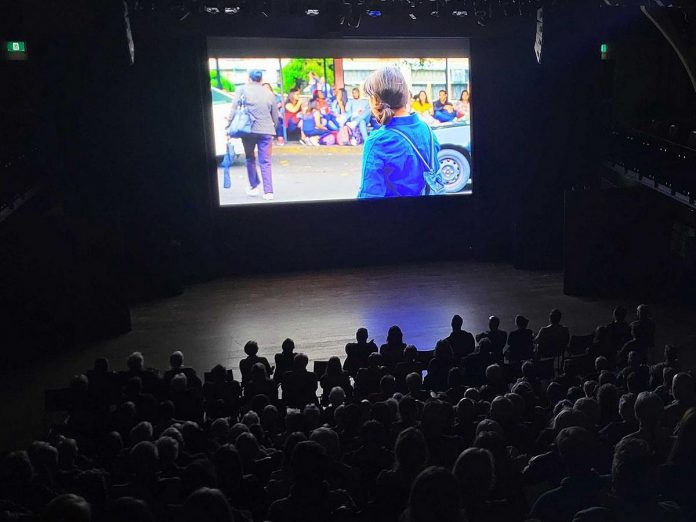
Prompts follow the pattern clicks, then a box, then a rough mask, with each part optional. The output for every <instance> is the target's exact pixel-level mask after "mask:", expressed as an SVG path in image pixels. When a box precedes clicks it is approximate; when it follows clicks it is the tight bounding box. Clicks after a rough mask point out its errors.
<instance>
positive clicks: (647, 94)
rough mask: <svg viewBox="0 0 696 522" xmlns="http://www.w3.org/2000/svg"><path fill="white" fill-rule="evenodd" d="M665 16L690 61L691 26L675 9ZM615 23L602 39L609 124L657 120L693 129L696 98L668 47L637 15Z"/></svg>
mask: <svg viewBox="0 0 696 522" xmlns="http://www.w3.org/2000/svg"><path fill="white" fill-rule="evenodd" d="M667 12H668V13H669V14H670V18H671V19H672V20H673V21H674V23H675V24H676V25H677V26H678V27H679V31H678V32H679V34H680V35H682V36H683V37H684V38H685V41H687V42H690V43H691V49H692V53H691V54H692V57H693V56H694V51H693V49H694V47H693V42H696V26H695V25H693V23H691V22H689V23H687V22H685V20H688V18H685V17H684V15H683V13H681V12H680V11H678V10H677V11H674V12H672V10H668V11H667ZM621 22H622V23H620V24H617V25H616V27H615V28H614V30H613V31H611V32H610V33H609V34H608V39H607V42H610V43H611V45H612V60H613V61H614V63H615V73H614V91H613V97H614V118H615V120H616V121H617V122H619V123H623V124H629V125H636V124H640V123H641V122H649V121H651V120H652V119H657V120H661V121H665V122H668V123H677V124H682V125H691V126H692V128H693V129H694V130H696V125H694V123H696V122H695V121H694V120H695V119H696V93H694V88H693V86H692V85H691V82H690V81H689V77H688V75H687V72H686V69H685V68H684V65H683V64H682V63H681V61H680V60H679V58H678V56H677V54H676V52H675V51H674V49H673V48H672V46H671V45H670V44H669V42H668V41H667V40H666V39H665V38H664V36H663V35H662V34H661V33H660V31H659V30H658V29H657V28H656V27H655V26H654V25H653V23H652V22H651V21H650V20H649V19H648V18H647V17H646V16H645V15H644V14H643V13H641V12H640V11H639V10H635V11H633V12H632V15H631V16H630V17H627V18H625V19H623V20H622V21H621ZM680 22H681V23H680Z"/></svg>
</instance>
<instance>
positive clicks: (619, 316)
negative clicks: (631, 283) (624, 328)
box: [614, 306, 627, 323]
mask: <svg viewBox="0 0 696 522" xmlns="http://www.w3.org/2000/svg"><path fill="white" fill-rule="evenodd" d="M626 315H627V312H626V307H624V306H617V307H616V308H614V321H616V322H617V323H623V322H625V321H626Z"/></svg>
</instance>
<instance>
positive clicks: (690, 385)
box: [672, 372, 696, 406]
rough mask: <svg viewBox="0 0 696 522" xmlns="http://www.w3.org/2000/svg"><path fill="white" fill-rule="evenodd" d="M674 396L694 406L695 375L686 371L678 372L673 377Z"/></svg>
mask: <svg viewBox="0 0 696 522" xmlns="http://www.w3.org/2000/svg"><path fill="white" fill-rule="evenodd" d="M672 396H673V397H674V398H675V399H676V400H678V401H679V402H681V403H683V404H685V405H687V406H693V405H694V403H696V390H695V389H694V379H693V377H691V375H689V374H688V373H686V372H682V373H678V374H676V375H675V376H674V379H672Z"/></svg>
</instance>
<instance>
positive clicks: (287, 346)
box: [280, 338, 295, 355]
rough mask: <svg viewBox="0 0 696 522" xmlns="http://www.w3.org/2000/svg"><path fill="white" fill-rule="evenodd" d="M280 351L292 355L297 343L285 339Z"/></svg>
mask: <svg viewBox="0 0 696 522" xmlns="http://www.w3.org/2000/svg"><path fill="white" fill-rule="evenodd" d="M280 349H281V350H282V351H283V353H284V354H285V355H289V354H291V353H292V352H293V351H294V350H295V341H293V340H292V339H290V338H288V339H285V340H284V341H283V344H282V345H281V348H280Z"/></svg>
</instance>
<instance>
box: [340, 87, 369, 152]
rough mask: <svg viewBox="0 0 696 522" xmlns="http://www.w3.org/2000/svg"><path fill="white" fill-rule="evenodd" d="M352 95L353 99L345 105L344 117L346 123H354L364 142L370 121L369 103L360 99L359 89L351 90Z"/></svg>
mask: <svg viewBox="0 0 696 522" xmlns="http://www.w3.org/2000/svg"><path fill="white" fill-rule="evenodd" d="M352 94H353V97H352V98H351V99H350V100H348V103H346V115H347V116H348V123H351V122H352V123H354V124H355V126H356V127H357V128H358V129H359V130H360V135H361V136H362V139H363V142H364V141H366V140H367V122H368V121H370V114H371V112H370V102H369V101H367V100H365V99H361V98H360V89H358V88H357V87H354V88H353V91H352ZM351 127H353V126H352V125H351Z"/></svg>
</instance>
